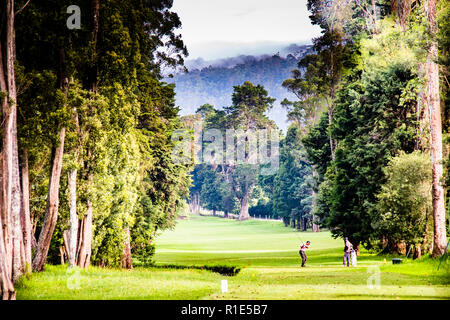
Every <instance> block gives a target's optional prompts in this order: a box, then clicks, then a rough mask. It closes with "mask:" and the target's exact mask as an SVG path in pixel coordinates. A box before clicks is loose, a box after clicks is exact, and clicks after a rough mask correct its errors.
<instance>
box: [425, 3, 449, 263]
mask: <svg viewBox="0 0 450 320" xmlns="http://www.w3.org/2000/svg"><path fill="white" fill-rule="evenodd" d="M436 3H437V0H428V1H427V21H428V30H429V33H430V36H431V43H430V46H429V48H428V56H427V63H426V76H427V84H426V88H427V92H426V96H427V99H426V103H427V106H428V110H429V111H428V114H429V117H430V133H431V169H432V177H433V183H432V186H433V217H434V247H433V256H441V255H443V254H444V252H445V250H446V248H447V231H446V225H445V202H444V201H445V200H444V188H443V185H442V183H443V182H442V177H443V164H442V160H443V158H442V119H441V104H440V98H439V66H438V64H437V59H438V43H437V39H436V35H437V10H436Z"/></svg>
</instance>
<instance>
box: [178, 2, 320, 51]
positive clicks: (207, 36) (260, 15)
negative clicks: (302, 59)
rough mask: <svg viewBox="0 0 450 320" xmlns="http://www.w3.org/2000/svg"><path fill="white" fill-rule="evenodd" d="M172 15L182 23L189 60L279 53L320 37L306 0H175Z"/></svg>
mask: <svg viewBox="0 0 450 320" xmlns="http://www.w3.org/2000/svg"><path fill="white" fill-rule="evenodd" d="M172 11H175V12H176V13H178V15H179V17H180V19H181V22H182V28H181V30H180V32H181V34H182V37H183V41H184V43H185V44H186V46H187V48H188V51H189V57H188V59H196V58H199V57H202V58H204V59H205V60H212V59H220V58H225V57H230V56H236V55H239V54H250V55H258V54H264V53H269V54H270V53H276V51H277V50H279V49H281V48H283V47H285V46H286V45H288V44H291V43H297V44H301V43H310V42H311V39H312V38H313V37H317V36H319V35H320V29H319V27H317V26H313V25H311V23H310V20H309V18H308V15H309V12H308V10H307V8H306V0H174V4H173V7H172Z"/></svg>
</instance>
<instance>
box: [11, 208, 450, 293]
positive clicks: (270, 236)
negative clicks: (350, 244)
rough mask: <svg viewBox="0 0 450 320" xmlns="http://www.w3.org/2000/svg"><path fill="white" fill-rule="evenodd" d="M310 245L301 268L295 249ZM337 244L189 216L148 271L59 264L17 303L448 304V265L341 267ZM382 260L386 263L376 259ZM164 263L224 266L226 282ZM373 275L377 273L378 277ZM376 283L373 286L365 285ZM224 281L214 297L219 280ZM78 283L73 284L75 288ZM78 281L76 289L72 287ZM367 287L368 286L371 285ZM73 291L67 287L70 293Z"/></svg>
mask: <svg viewBox="0 0 450 320" xmlns="http://www.w3.org/2000/svg"><path fill="white" fill-rule="evenodd" d="M301 240H304V241H306V240H310V241H311V247H310V249H309V250H308V253H307V254H308V262H307V267H306V268H300V264H299V262H300V259H299V254H298V246H299V243H300V241H301ZM342 255H343V246H342V240H339V239H338V240H336V239H333V238H332V237H331V236H330V233H329V232H320V233H312V232H303V233H299V232H296V231H294V230H293V229H291V228H285V227H284V226H283V225H282V224H281V223H280V222H273V221H256V220H253V221H252V220H250V221H244V222H238V221H234V220H226V219H221V218H215V217H196V216H194V217H192V218H191V219H190V220H181V221H179V222H178V224H177V227H176V228H175V230H173V231H166V232H164V233H163V234H162V235H161V236H159V237H158V238H157V248H156V255H155V262H156V267H155V268H135V269H133V270H131V271H123V270H118V269H101V268H97V267H90V268H89V270H87V271H85V270H81V271H80V272H79V275H78V276H76V275H75V274H74V273H73V272H70V271H68V269H67V267H66V266H46V271H45V272H42V273H38V274H33V275H32V276H31V277H30V278H28V279H27V278H24V279H22V280H21V282H20V283H19V284H18V286H17V288H18V293H17V298H18V299H450V286H449V285H450V273H449V264H448V262H447V263H446V262H443V263H442V265H441V266H440V270H439V271H437V267H438V264H439V260H433V259H430V258H424V259H422V260H421V261H412V260H411V259H408V260H406V259H403V261H404V263H402V264H400V265H392V262H391V260H390V259H391V258H392V257H390V256H376V255H374V254H370V253H368V252H366V251H364V250H363V251H362V253H361V256H360V257H359V259H358V267H355V268H344V267H342ZM384 259H386V262H385V261H384ZM164 265H179V266H205V265H229V266H237V267H240V268H242V269H241V271H240V272H239V274H238V275H236V276H234V277H224V276H222V275H220V274H218V273H215V272H210V271H207V270H198V269H166V268H162V266H164ZM378 272H379V273H378ZM376 277H378V279H379V286H376V282H374V281H373V282H371V279H376ZM224 278H226V279H227V280H228V289H229V291H228V292H227V293H221V291H220V280H221V279H224ZM77 281H78V282H77ZM77 283H78V285H79V288H78V289H77V288H76V284H77ZM371 284H372V285H373V286H371ZM74 287H75V288H74Z"/></svg>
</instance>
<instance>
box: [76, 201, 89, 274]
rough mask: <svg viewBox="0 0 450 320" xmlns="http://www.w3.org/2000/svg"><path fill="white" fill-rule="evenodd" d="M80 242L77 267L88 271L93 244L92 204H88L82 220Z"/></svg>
mask: <svg viewBox="0 0 450 320" xmlns="http://www.w3.org/2000/svg"><path fill="white" fill-rule="evenodd" d="M79 230H80V231H79V237H78V238H79V241H78V251H77V258H76V260H77V262H76V263H77V265H78V266H79V267H80V268H85V269H87V268H88V267H89V265H90V263H91V243H92V203H91V201H90V200H88V202H87V210H86V215H85V217H84V218H83V220H81V223H80V227H79Z"/></svg>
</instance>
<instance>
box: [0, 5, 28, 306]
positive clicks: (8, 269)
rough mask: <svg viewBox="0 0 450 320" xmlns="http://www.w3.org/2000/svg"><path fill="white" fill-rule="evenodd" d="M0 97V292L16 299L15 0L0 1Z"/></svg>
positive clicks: (19, 259)
mask: <svg viewBox="0 0 450 320" xmlns="http://www.w3.org/2000/svg"><path fill="white" fill-rule="evenodd" d="M0 12H1V13H2V17H1V18H0V22H1V25H0V92H1V94H0V99H1V104H2V105H1V111H2V117H3V118H2V131H3V141H2V142H3V143H2V148H3V149H2V186H1V187H2V195H1V214H0V222H1V226H0V228H1V229H2V230H1V234H0V290H1V292H0V294H1V296H2V298H3V299H15V291H14V286H13V282H14V280H17V279H18V277H20V275H21V273H22V272H23V266H24V260H25V259H24V253H25V251H24V248H23V241H22V237H23V235H22V224H21V219H20V216H21V212H20V211H21V210H20V208H21V192H20V177H19V161H18V150H17V147H18V145H17V104H16V103H17V91H16V82H15V74H14V63H15V34H14V15H15V13H14V1H13V0H5V1H2V2H1V4H0Z"/></svg>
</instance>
